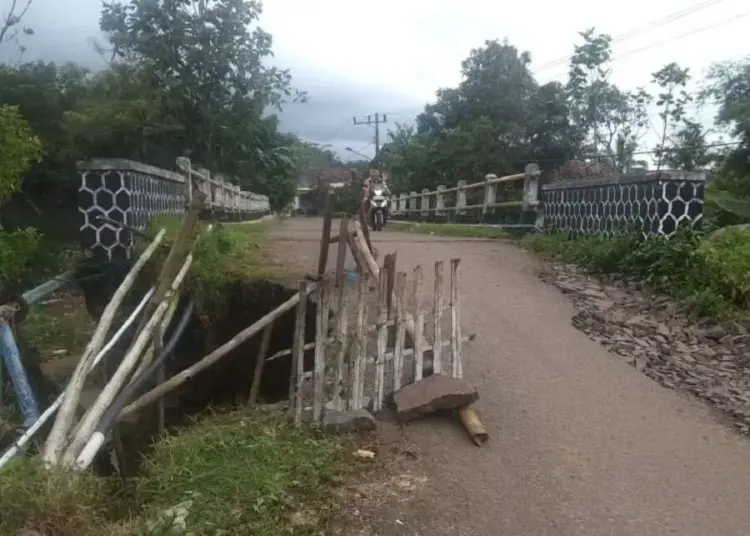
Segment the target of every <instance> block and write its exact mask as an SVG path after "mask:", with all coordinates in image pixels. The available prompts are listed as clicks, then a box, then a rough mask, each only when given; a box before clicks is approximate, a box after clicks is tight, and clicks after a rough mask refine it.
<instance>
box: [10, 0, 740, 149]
mask: <svg viewBox="0 0 750 536" xmlns="http://www.w3.org/2000/svg"><path fill="white" fill-rule="evenodd" d="M8 4H10V0H0V13H2V12H3V11H4V9H3V8H5V7H6V6H7V5H8ZM608 6H609V8H608ZM694 6H696V7H694ZM691 8H692V9H694V11H693V12H692V13H690V14H685V15H684V16H682V15H683V14H684V13H685V12H686V11H688V10H690V9H691ZM99 11H100V1H99V0H34V2H33V4H32V7H31V9H30V10H29V13H28V14H27V18H26V19H25V22H26V24H27V25H28V26H31V27H33V28H34V30H35V31H36V35H34V36H33V37H30V38H27V39H26V40H25V41H24V44H25V45H26V46H27V49H28V51H27V53H26V57H25V59H47V60H58V61H65V60H73V61H79V62H85V63H89V64H91V63H92V62H93V63H94V64H96V61H97V57H96V54H95V53H94V52H93V46H92V42H93V41H94V40H96V39H98V36H99V32H98V17H99ZM672 15H674V17H673V19H672V20H671V21H670V22H664V20H663V19H665V18H667V17H670V16H672ZM260 24H261V26H262V27H263V29H265V30H266V31H268V32H270V33H271V34H272V35H273V38H274V46H273V48H274V51H275V54H276V58H275V63H276V64H277V65H279V66H281V67H286V68H289V69H291V71H292V75H293V77H294V85H295V86H296V87H298V88H300V89H305V90H307V91H308V92H309V93H310V101H309V102H308V103H306V104H294V105H289V106H287V108H286V110H285V112H284V114H283V116H282V120H283V125H284V126H285V128H287V129H288V130H291V131H293V132H295V133H297V134H299V135H300V136H301V137H303V138H304V139H307V140H309V141H313V142H317V143H320V144H324V145H325V144H330V145H331V147H332V148H333V149H335V150H336V151H337V152H339V153H340V154H341V155H342V156H345V155H346V154H347V151H346V150H345V147H351V148H353V149H354V150H356V151H359V152H361V153H364V154H366V155H371V154H373V152H374V147H373V144H372V136H373V129H372V128H371V127H368V126H355V125H353V124H352V116H353V115H368V114H370V115H373V114H374V113H375V112H379V113H388V120H389V124H391V125H392V124H393V123H394V122H397V121H398V122H408V121H410V120H413V119H414V117H415V115H416V114H417V113H418V112H419V111H420V109H421V107H422V106H423V105H424V103H425V102H427V101H430V100H432V99H433V97H434V94H435V91H436V90H437V89H438V88H439V87H444V86H455V85H456V84H458V82H459V81H460V73H459V69H460V63H461V61H462V60H463V59H464V58H466V56H467V55H468V54H469V51H470V50H471V49H472V48H475V47H478V46H481V45H482V43H483V42H484V40H486V39H495V38H500V39H502V38H506V37H507V38H508V40H509V41H510V42H511V43H512V44H513V45H515V46H517V47H518V48H519V49H521V50H528V51H530V52H531V56H532V59H533V64H532V65H533V66H535V67H536V69H535V71H536V72H537V78H538V79H539V80H540V81H541V82H546V81H549V80H553V79H557V80H561V81H562V80H564V79H565V75H566V63H565V61H564V60H565V58H566V56H567V55H569V54H570V53H571V52H572V49H573V45H574V44H575V43H577V42H579V38H578V34H577V32H578V31H581V30H583V29H585V28H587V27H591V26H594V27H596V29H597V31H599V32H607V33H610V34H611V35H612V36H613V37H614V38H615V42H614V44H613V52H614V57H615V62H614V63H613V64H612V68H613V81H614V82H616V83H617V84H618V85H620V86H621V87H626V88H633V89H634V88H635V87H637V86H640V85H648V84H649V82H650V78H651V73H652V72H654V71H656V70H657V69H659V68H660V67H662V66H663V65H664V64H666V63H668V62H670V61H677V62H678V63H680V64H681V65H683V66H686V67H690V68H691V71H692V73H693V74H694V75H702V73H704V71H705V69H706V68H707V67H708V66H709V65H710V64H711V63H713V62H715V61H720V60H728V59H739V58H742V57H743V56H745V55H747V54H750V39H748V37H747V28H748V25H749V24H750V4H748V2H747V0H703V1H701V0H662V1H661V2H653V1H647V0H630V1H629V2H625V3H618V4H616V5H614V4H612V5H608V4H607V3H602V2H601V1H599V0H597V1H595V0H567V1H566V2H552V1H549V0H544V1H539V0H537V1H533V0H532V1H525V2H524V1H521V2H493V1H492V0H458V1H457V0H378V1H377V2H364V1H361V0H266V1H265V6H264V13H263V16H262V18H261V22H260ZM649 26H651V27H650V28H649ZM644 27H646V29H645V31H642V30H643V29H644ZM707 27H708V28H707ZM704 28H706V29H704ZM634 30H638V31H637V32H635V31H634ZM743 35H744V37H743ZM618 36H624V38H623V39H619V40H618V39H617V38H618ZM742 43H744V45H743V44H742ZM640 49H644V50H640ZM557 60H562V61H561V62H559V63H557V64H555V65H553V66H550V67H546V68H541V67H542V66H545V65H548V64H550V63H551V62H555V61H557ZM701 113H702V118H703V119H704V120H706V121H709V120H710V118H711V115H712V113H713V110H704V111H703V112H701ZM653 117H654V120H656V119H657V117H656V115H655V111H654V113H653ZM382 139H383V140H385V135H383V136H382ZM654 143H655V137H654V136H653V135H652V136H650V137H646V138H644V147H643V148H642V149H651V148H652V146H653V144H654Z"/></svg>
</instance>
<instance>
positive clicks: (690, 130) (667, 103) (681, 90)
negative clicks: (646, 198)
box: [652, 62, 697, 171]
mask: <svg viewBox="0 0 750 536" xmlns="http://www.w3.org/2000/svg"><path fill="white" fill-rule="evenodd" d="M689 71H690V70H689V69H684V68H682V67H680V66H679V65H678V64H677V63H675V62H672V63H668V64H667V65H665V66H664V67H662V68H661V69H659V70H658V71H656V72H655V73H653V75H652V80H653V82H655V83H656V84H657V85H658V86H659V88H660V90H661V91H660V93H659V94H658V96H657V101H656V105H657V106H658V107H659V108H660V110H659V117H660V118H661V120H662V125H661V127H662V128H661V139H660V141H659V144H658V145H657V146H656V153H655V154H656V157H657V164H656V169H657V171H658V170H659V169H661V165H662V162H663V161H665V160H666V161H667V162H669V161H670V158H669V155H670V154H671V152H672V151H674V150H677V149H678V148H680V147H682V146H681V145H678V144H677V143H676V140H673V139H672V135H673V134H674V133H675V130H676V129H677V128H678V127H677V125H679V124H680V123H681V122H682V121H683V119H685V106H686V105H687V104H688V103H689V102H691V101H692V100H693V99H692V97H691V96H690V95H689V94H688V93H687V91H686V90H685V87H686V86H687V83H688V81H690V74H689ZM695 125H696V124H695V123H689V124H688V123H686V124H685V127H684V128H683V130H682V131H681V134H682V136H683V137H684V136H688V137H693V138H694V137H695V135H696V131H695V128H694V126H695ZM668 141H669V142H670V144H669V145H667V142H668ZM684 141H688V140H684ZM691 141H693V143H695V142H696V141H697V140H695V139H693V140H691ZM696 148H697V147H696ZM670 149H671V150H670ZM687 157H688V155H687V153H686V152H685V149H683V153H682V155H681V158H680V160H682V161H683V163H684V164H685V165H687V166H690V165H691V163H690V162H689V161H688V160H687Z"/></svg>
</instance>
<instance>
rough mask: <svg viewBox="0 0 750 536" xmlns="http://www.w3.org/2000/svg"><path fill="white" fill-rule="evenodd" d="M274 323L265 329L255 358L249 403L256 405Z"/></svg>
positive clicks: (249, 404)
mask: <svg viewBox="0 0 750 536" xmlns="http://www.w3.org/2000/svg"><path fill="white" fill-rule="evenodd" d="M272 332H273V324H269V325H268V326H266V328H265V329H264V330H263V338H262V339H261V340H260V348H259V349H258V358H257V359H256V360H255V370H254V371H253V383H252V385H251V386H250V395H249V396H248V397H247V405H248V406H254V405H255V403H256V402H257V401H258V393H259V392H260V380H261V378H262V377H263V368H264V367H265V366H266V356H267V355H268V345H269V344H271V333H272Z"/></svg>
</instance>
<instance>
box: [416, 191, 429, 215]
mask: <svg viewBox="0 0 750 536" xmlns="http://www.w3.org/2000/svg"><path fill="white" fill-rule="evenodd" d="M419 208H420V209H421V212H422V217H423V218H424V217H427V216H428V215H429V214H430V190H429V189H428V188H423V189H422V200H421V201H420V202H419Z"/></svg>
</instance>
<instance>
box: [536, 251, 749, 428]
mask: <svg viewBox="0 0 750 536" xmlns="http://www.w3.org/2000/svg"><path fill="white" fill-rule="evenodd" d="M540 277H541V278H542V279H543V280H545V281H546V282H548V283H551V284H554V285H555V286H557V287H558V288H559V289H560V290H561V291H562V292H563V293H565V294H566V295H567V296H568V298H569V299H570V300H571V301H572V302H573V303H574V305H575V306H576V307H577V308H578V309H579V312H578V313H577V314H576V315H575V316H574V317H573V318H572V323H573V325H574V326H575V327H576V328H578V329H580V330H581V331H583V332H584V333H586V334H587V335H588V336H589V337H590V338H591V339H593V340H595V341H598V342H600V343H601V344H602V345H604V346H606V347H607V348H608V349H609V351H610V352H612V353H614V354H616V355H617V356H619V357H621V358H622V359H624V360H626V361H627V362H628V363H629V364H630V365H632V366H634V367H635V368H637V369H638V370H640V371H642V372H643V373H644V374H646V375H647V376H649V377H650V378H652V379H654V380H656V381H658V382H659V383H660V384H662V385H663V386H665V387H668V388H670V389H682V390H685V391H688V392H690V393H693V394H694V395H696V396H698V397H700V398H702V399H704V400H705V401H707V402H708V403H709V404H711V405H712V406H714V407H716V408H718V409H720V410H723V411H724V412H726V413H727V415H729V416H730V417H731V419H732V421H733V424H734V427H735V428H736V429H737V430H738V431H739V432H741V433H744V434H748V433H750V351H749V350H750V348H749V346H750V333H749V331H748V328H747V326H745V325H742V324H741V323H738V322H726V323H722V324H705V323H698V322H696V321H695V320H693V319H691V318H690V317H689V315H688V314H687V313H686V312H685V310H684V308H683V307H681V306H680V305H679V304H678V303H676V302H675V301H674V300H672V299H670V298H667V297H662V296H654V295H652V294H649V293H648V292H647V291H644V290H643V289H642V286H641V285H638V284H635V283H628V282H623V281H616V280H609V279H604V278H596V277H593V276H590V275H588V274H586V273H584V272H583V271H581V270H580V269H579V268H577V267H576V266H574V265H569V264H551V265H550V266H549V267H548V268H547V269H546V270H544V271H543V272H542V273H541V274H540Z"/></svg>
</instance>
